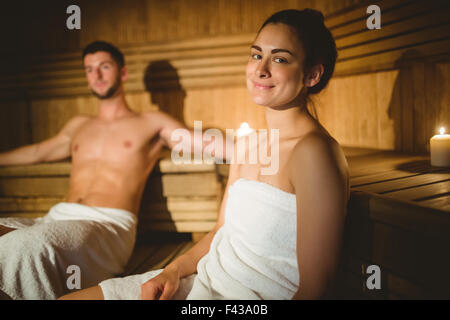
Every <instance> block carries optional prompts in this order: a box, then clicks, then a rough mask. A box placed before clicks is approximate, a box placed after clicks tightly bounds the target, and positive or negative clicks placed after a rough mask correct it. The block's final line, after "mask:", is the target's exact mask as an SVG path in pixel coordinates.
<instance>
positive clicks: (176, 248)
mask: <svg viewBox="0 0 450 320" xmlns="http://www.w3.org/2000/svg"><path fill="white" fill-rule="evenodd" d="M190 245H191V244H190V243H189V242H181V243H176V242H175V243H162V244H159V245H158V247H157V249H156V250H155V251H153V252H152V254H151V255H148V256H147V259H145V260H144V261H143V262H142V263H141V264H140V265H139V266H138V267H137V268H136V269H135V270H134V271H133V273H136V274H140V273H144V272H147V271H151V270H158V269H163V268H164V267H165V266H166V265H167V264H169V263H170V262H171V261H172V260H173V259H174V258H175V257H177V256H178V254H179V253H180V251H184V250H185V248H186V246H190Z"/></svg>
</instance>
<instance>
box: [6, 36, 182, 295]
mask: <svg viewBox="0 0 450 320" xmlns="http://www.w3.org/2000/svg"><path fill="white" fill-rule="evenodd" d="M83 63H84V67H85V73H86V77H87V81H88V84H89V87H90V89H91V90H92V93H93V94H94V95H95V96H96V97H97V98H98V99H99V111H98V115H97V116H95V117H89V116H76V117H74V118H72V119H71V120H70V121H68V122H67V124H66V125H65V126H64V127H63V128H62V130H61V131H60V132H59V133H58V134H57V135H56V136H54V137H52V138H50V139H48V140H45V141H42V142H40V143H36V144H33V145H29V146H24V147H21V148H18V149H15V150H12V151H9V152H4V153H0V165H18V164H34V163H39V162H49V161H56V160H61V159H65V158H68V157H69V156H72V171H71V176H70V187H69V192H68V194H67V197H66V201H65V202H64V203H60V204H57V205H56V206H54V207H53V208H52V209H51V210H50V211H49V213H48V214H47V215H46V216H45V217H44V218H39V219H33V220H32V219H27V220H18V219H13V218H3V219H0V248H1V249H0V291H3V292H4V293H6V294H7V295H9V296H10V297H12V298H14V299H53V298H57V297H59V296H61V295H63V294H65V293H67V292H69V290H68V288H67V287H68V286H67V283H66V280H67V278H68V277H69V275H70V274H68V273H67V272H68V268H69V267H71V266H72V267H71V268H73V269H70V270H78V271H79V274H80V275H81V286H82V287H87V286H91V285H94V284H97V283H98V282H99V281H101V280H104V279H107V278H110V277H112V276H114V275H116V274H119V273H121V272H122V271H123V268H124V267H125V265H126V263H127V261H128V259H129V257H130V255H131V252H132V249H133V247H134V241H135V235H136V223H137V218H136V216H137V214H138V210H139V207H140V201H141V197H142V194H143V191H144V187H145V185H146V181H147V177H148V175H149V173H150V172H151V171H152V169H153V167H154V165H155V163H156V162H157V160H158V157H159V155H160V151H161V149H162V148H163V147H164V146H167V147H174V146H175V145H176V144H175V142H173V141H171V134H172V132H173V131H174V130H175V129H178V128H184V126H183V125H182V124H181V123H179V122H178V121H176V120H174V119H173V118H171V117H170V116H168V115H166V114H164V113H162V112H149V113H142V114H139V113H136V112H134V111H132V110H131V109H130V108H129V106H128V105H127V102H126V100H125V94H124V88H123V83H124V82H125V81H126V80H127V77H128V72H127V68H126V66H125V64H124V58H123V55H122V53H121V52H120V51H119V50H118V49H117V48H115V47H114V46H112V45H111V44H108V43H105V42H100V41H97V42H94V43H91V44H89V45H88V46H87V47H86V48H85V50H84V52H83ZM75 284H76V283H75Z"/></svg>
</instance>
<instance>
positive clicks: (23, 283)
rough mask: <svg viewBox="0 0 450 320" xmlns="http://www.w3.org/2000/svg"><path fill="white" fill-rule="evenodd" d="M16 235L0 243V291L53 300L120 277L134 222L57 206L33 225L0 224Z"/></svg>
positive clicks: (109, 212) (112, 213)
mask: <svg viewBox="0 0 450 320" xmlns="http://www.w3.org/2000/svg"><path fill="white" fill-rule="evenodd" d="M0 224H1V225H5V226H7V227H11V228H17V230H15V231H12V232H9V233H7V234H6V235H4V236H1V237H0V290H2V291H3V292H4V293H6V294H7V295H9V296H10V297H12V298H13V299H55V298H58V297H60V296H62V295H64V294H67V293H69V292H70V289H69V288H68V287H67V279H68V278H69V277H70V276H71V275H72V272H73V271H70V269H69V270H68V267H69V266H71V265H75V266H78V267H79V270H80V282H81V288H87V287H90V286H93V285H95V284H97V283H98V282H99V281H102V280H104V279H108V278H111V277H113V276H116V275H118V274H120V273H121V272H123V270H124V268H125V265H126V263H127V262H128V259H129V258H130V256H131V253H132V250H133V247H134V243H135V239H136V225H137V218H136V216H135V215H134V214H133V213H131V212H128V211H125V210H120V209H114V208H100V207H89V206H85V205H81V204H77V203H59V204H57V205H55V206H53V207H52V208H51V209H50V211H49V213H48V214H47V215H46V216H44V217H42V218H37V219H17V218H2V219H0Z"/></svg>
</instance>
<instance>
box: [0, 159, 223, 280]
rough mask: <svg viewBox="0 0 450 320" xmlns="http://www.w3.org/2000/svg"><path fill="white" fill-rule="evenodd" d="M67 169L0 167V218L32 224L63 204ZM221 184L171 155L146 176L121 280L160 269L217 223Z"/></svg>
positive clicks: (203, 167)
mask: <svg viewBox="0 0 450 320" xmlns="http://www.w3.org/2000/svg"><path fill="white" fill-rule="evenodd" d="M70 169H71V163H70V162H67V161H65V162H55V163H45V164H37V165H32V166H12V167H0V217H25V218H37V217H41V216H43V215H45V214H46V213H47V212H48V210H49V209H50V208H51V207H52V206H53V205H54V204H56V203H58V202H61V201H64V197H65V195H66V193H67V191H68V187H69V175H70ZM222 193H223V191H222V184H221V183H220V182H219V181H218V179H217V174H216V167H215V165H214V164H182V165H174V164H173V163H172V162H171V160H170V153H168V152H165V153H163V158H161V160H160V161H159V162H158V164H157V166H156V168H155V169H154V171H153V172H152V174H151V175H150V177H149V179H148V182H147V185H146V188H145V190H144V195H143V199H142V203H141V210H140V212H139V223H138V235H137V241H136V246H135V249H134V252H133V255H132V257H131V259H130V261H129V263H128V266H127V267H126V270H125V272H124V274H123V275H130V274H136V273H141V272H144V271H147V270H151V269H159V268H163V267H165V266H166V265H167V264H168V263H169V262H170V261H172V260H173V259H174V258H175V257H177V256H178V255H180V254H182V253H183V252H185V251H186V250H188V249H189V248H190V247H191V246H192V245H193V244H194V243H195V242H196V241H198V240H199V239H200V238H201V237H202V236H203V235H204V234H206V233H207V232H209V231H210V230H211V229H212V228H213V226H214V225H215V223H216V220H217V216H218V210H219V204H220V199H221V196H222Z"/></svg>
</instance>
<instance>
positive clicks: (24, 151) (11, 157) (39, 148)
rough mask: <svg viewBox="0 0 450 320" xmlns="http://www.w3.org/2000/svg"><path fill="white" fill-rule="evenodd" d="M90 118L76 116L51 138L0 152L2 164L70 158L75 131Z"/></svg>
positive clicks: (22, 163) (32, 162)
mask: <svg viewBox="0 0 450 320" xmlns="http://www.w3.org/2000/svg"><path fill="white" fill-rule="evenodd" d="M88 119H89V118H88V117H84V116H77V117H74V118H72V119H71V120H69V121H68V122H67V123H66V125H65V126H64V127H63V128H62V129H61V131H60V132H59V133H58V134H57V135H56V136H54V137H52V138H50V139H47V140H44V141H42V142H39V143H35V144H31V145H27V146H23V147H19V148H17V149H14V150H10V151H6V152H3V153H0V166H8V165H26V164H35V163H40V162H50V161H57V160H62V159H65V158H68V157H69V156H70V155H71V150H70V144H71V141H72V136H73V134H74V132H75V131H76V129H77V128H79V127H80V126H81V124H83V123H84V122H85V121H86V120H88Z"/></svg>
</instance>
